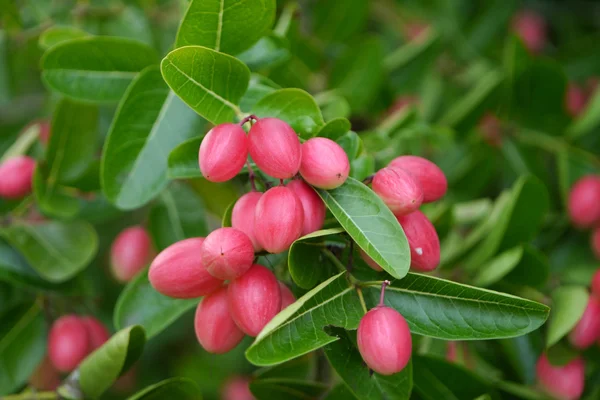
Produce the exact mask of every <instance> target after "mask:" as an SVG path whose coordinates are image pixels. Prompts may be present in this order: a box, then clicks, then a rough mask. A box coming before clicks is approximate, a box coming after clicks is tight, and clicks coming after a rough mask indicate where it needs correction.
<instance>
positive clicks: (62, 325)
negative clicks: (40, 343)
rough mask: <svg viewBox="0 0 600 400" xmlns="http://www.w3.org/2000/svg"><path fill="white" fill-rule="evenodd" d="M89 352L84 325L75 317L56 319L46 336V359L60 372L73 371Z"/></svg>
mask: <svg viewBox="0 0 600 400" xmlns="http://www.w3.org/2000/svg"><path fill="white" fill-rule="evenodd" d="M89 352H90V339H89V335H88V332H87V328H86V325H85V323H84V322H83V321H82V320H81V319H80V318H79V317H77V316H76V315H65V316H63V317H60V318H59V319H57V320H56V321H55V322H54V324H52V328H51V329H50V333H49V334H48V357H49V358H50V361H51V362H52V365H53V366H54V368H56V369H57V370H59V371H61V372H70V371H72V370H74V369H75V368H76V367H77V366H78V365H79V363H80V362H81V361H82V360H83V359H84V358H85V357H86V356H87V355H88V354H89Z"/></svg>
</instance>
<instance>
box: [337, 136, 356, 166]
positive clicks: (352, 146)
mask: <svg viewBox="0 0 600 400" xmlns="http://www.w3.org/2000/svg"><path fill="white" fill-rule="evenodd" d="M336 143H337V144H339V145H340V146H342V149H344V151H345V152H346V155H347V156H348V159H349V160H350V161H354V159H355V158H356V157H358V154H359V153H360V151H361V148H362V140H361V139H360V137H359V136H358V135H357V134H356V132H353V131H349V132H346V133H345V134H344V135H342V136H340V137H339V138H337V140H336Z"/></svg>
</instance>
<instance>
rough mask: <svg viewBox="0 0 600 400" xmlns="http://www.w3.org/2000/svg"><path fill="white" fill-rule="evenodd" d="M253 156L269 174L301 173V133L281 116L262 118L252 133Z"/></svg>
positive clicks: (279, 176)
mask: <svg viewBox="0 0 600 400" xmlns="http://www.w3.org/2000/svg"><path fill="white" fill-rule="evenodd" d="M248 140H249V146H248V150H249V151H250V156H251V157H252V160H254V162H255V163H256V166H257V167H258V168H260V169H261V171H263V172H264V173H265V174H267V175H270V176H272V177H273V178H278V179H290V178H292V177H293V176H294V175H296V174H297V173H298V169H299V168H300V160H301V158H302V148H301V146H300V140H299V139H298V135H296V132H294V130H293V129H292V127H291V126H289V125H288V124H287V123H286V122H284V121H282V120H280V119H278V118H261V119H259V120H258V121H257V122H255V123H254V125H252V128H250V133H249V134H248Z"/></svg>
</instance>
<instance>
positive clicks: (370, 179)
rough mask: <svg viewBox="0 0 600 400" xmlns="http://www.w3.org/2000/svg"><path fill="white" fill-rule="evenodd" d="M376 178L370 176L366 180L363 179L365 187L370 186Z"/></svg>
mask: <svg viewBox="0 0 600 400" xmlns="http://www.w3.org/2000/svg"><path fill="white" fill-rule="evenodd" d="M374 176H375V175H369V176H367V177H366V178H365V179H363V183H364V184H365V185H370V184H371V182H373V177H374Z"/></svg>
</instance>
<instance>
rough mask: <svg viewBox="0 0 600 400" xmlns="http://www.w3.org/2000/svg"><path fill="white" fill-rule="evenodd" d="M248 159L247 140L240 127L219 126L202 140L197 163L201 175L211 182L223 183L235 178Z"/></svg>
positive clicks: (234, 125)
mask: <svg viewBox="0 0 600 400" xmlns="http://www.w3.org/2000/svg"><path fill="white" fill-rule="evenodd" d="M247 158H248V138H247V137H246V132H244V129H242V127H241V126H239V125H236V124H221V125H217V126H215V127H214V128H212V129H211V130H210V131H209V132H208V133H207V134H206V136H205V137H204V139H203V140H202V143H201V144H200V151H199V152H198V163H199V164H200V171H201V172H202V175H203V176H204V177H205V178H206V179H207V180H209V181H211V182H225V181H228V180H230V179H231V178H233V177H234V176H236V175H237V174H238V173H239V172H240V171H241V170H242V168H243V167H244V164H245V163H246V159H247Z"/></svg>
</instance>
